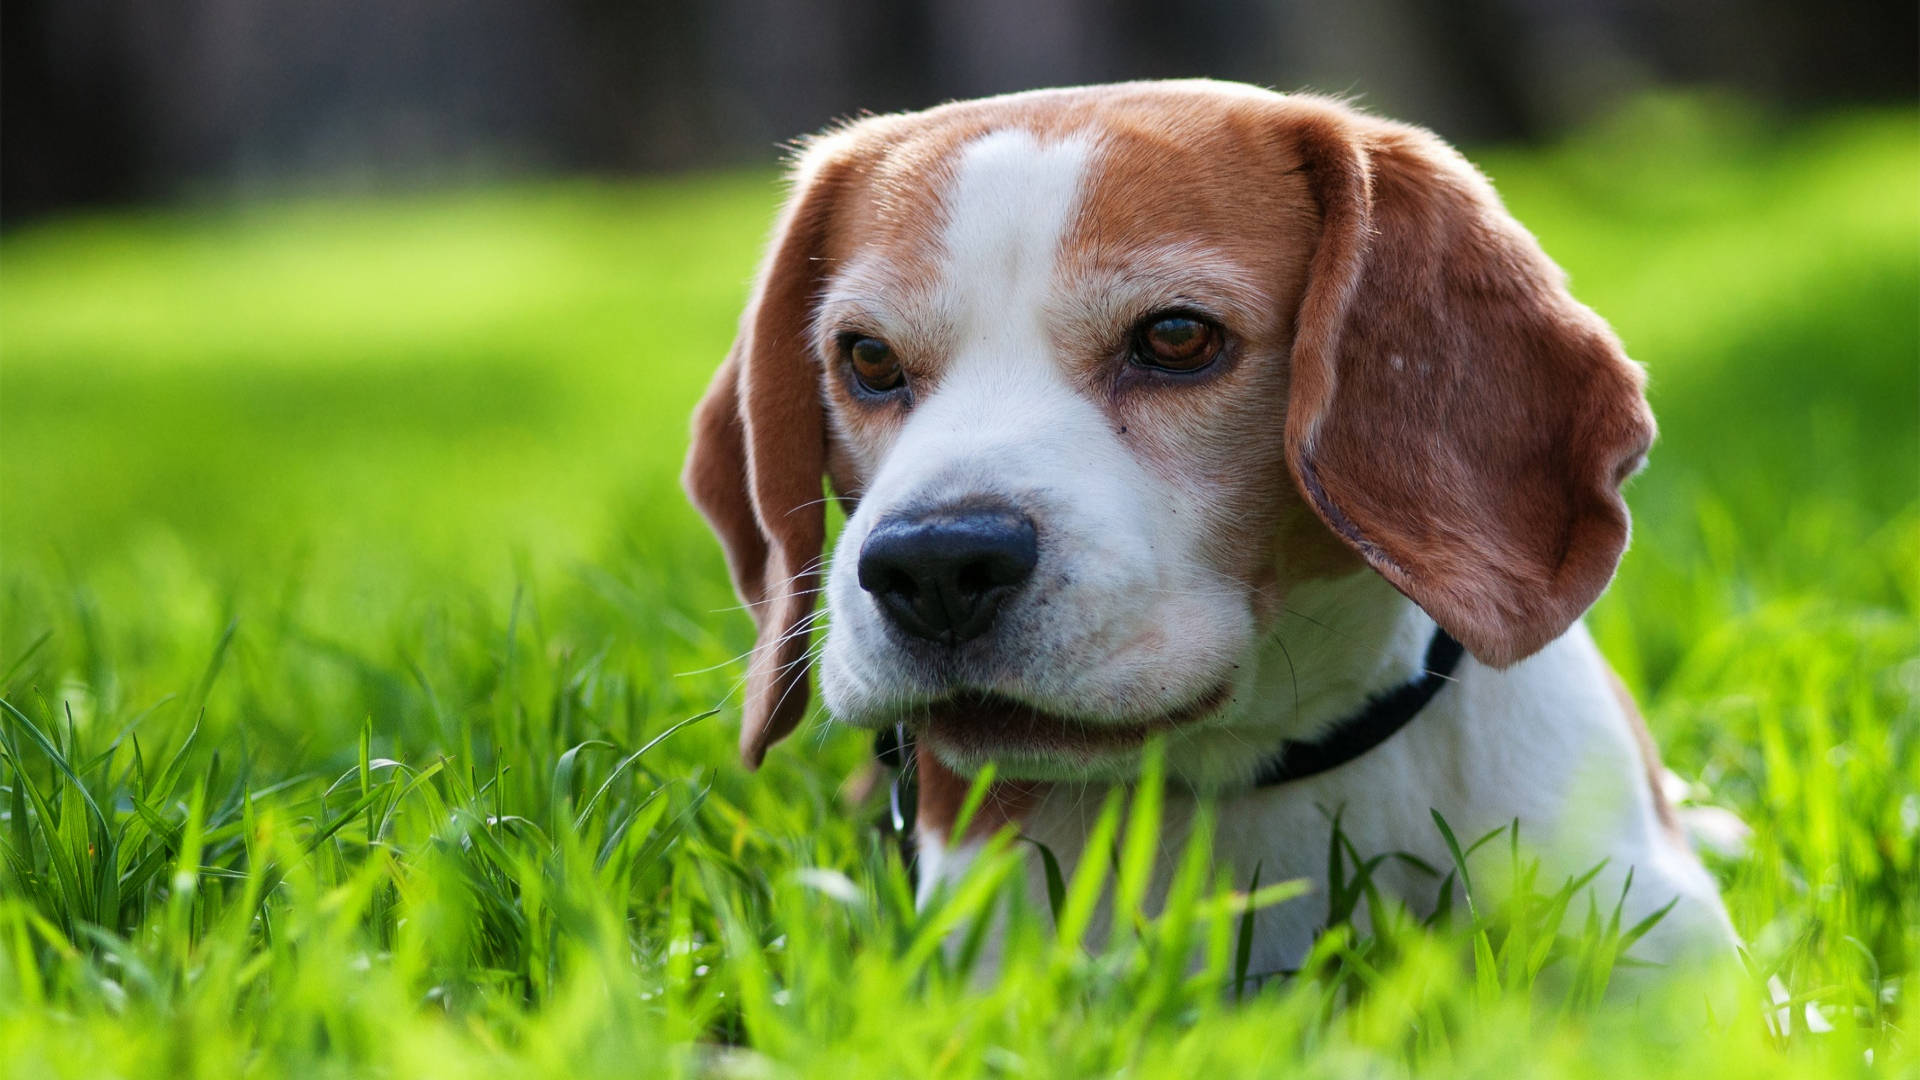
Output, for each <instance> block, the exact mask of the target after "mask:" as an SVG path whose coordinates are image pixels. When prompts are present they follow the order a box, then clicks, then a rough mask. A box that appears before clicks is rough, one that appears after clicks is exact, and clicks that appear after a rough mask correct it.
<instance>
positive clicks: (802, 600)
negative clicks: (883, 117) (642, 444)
mask: <svg viewBox="0 0 1920 1080" xmlns="http://www.w3.org/2000/svg"><path fill="white" fill-rule="evenodd" d="M841 172H842V170H841V169H839V168H837V167H835V166H833V165H832V164H825V165H813V166H811V167H809V166H807V165H803V166H802V168H801V170H800V173H799V176H798V178H797V179H796V182H795V192H794V195H793V197H792V198H791V200H790V201H789V202H788V205H787V208H786V210H785V211H784V212H783V214H782V216H781V220H780V223H779V225H778V226H777V227H776V229H775V238H774V242H773V244H772V246H771V248H770V251H769V254H768V257H767V261H766V263H765V265H764V266H763V267H762V268H761V272H760V277H759V280H758V282H757V283H756V285H755V287H754V292H753V296H752V298H751V299H750V301H749V302H748V305H747V310H746V312H745V314H743V315H742V316H741V319H740V332H739V336H738V337H737V338H736V339H735V341H734V344H733V349H732V351H730V352H729V353H728V354H727V358H726V360H725V362H723V363H722V364H721V365H720V370H719V371H718V372H716V373H715V375H714V378H713V383H712V385H711V386H710V387H709V388H708V390H707V394H706V396H705V397H704V398H702V399H701V401H700V405H699V408H698V409H697V410H696V411H695V413H694V422H693V445H692V447H691V448H690V449H689V451H688V453H687V464H686V469H685V470H684V472H683V473H682V476H681V480H682V483H683V484H684V485H685V486H686V489H687V494H688V495H689V496H690V497H691V498H692V500H693V503H694V505H695V506H697V507H698V508H699V509H700V512H701V513H702V514H703V515H705V517H706V519H707V523H708V524H709V525H711V526H712V527H713V531H714V533H715V534H717V535H718V536H719V538H720V542H721V545H722V546H723V547H724V548H725V549H726V555H727V568H728V570H729V571H730V572H731V574H732V576H733V584H734V589H735V590H736V591H737V592H739V594H740V598H741V600H743V601H745V602H746V604H747V608H748V610H749V611H751V612H752V613H753V619H754V624H755V626H756V627H757V629H758V639H757V641H756V642H755V645H754V650H753V654H752V658H751V660H750V662H749V664H748V667H747V694H746V702H745V704H744V706H743V709H742V717H741V728H740V756H741V757H742V758H743V759H745V761H746V763H747V766H748V767H749V768H757V767H759V765H760V761H761V759H762V758H763V757H765V755H766V752H767V748H768V747H769V746H772V745H773V744H774V743H776V742H778V741H779V740H780V739H781V738H783V737H785V736H786V735H787V734H788V733H789V732H791V731H792V730H793V729H794V728H795V727H796V726H798V725H799V723H800V721H801V719H802V718H803V717H804V716H805V715H806V711H807V697H808V685H807V684H808V671H807V650H808V646H809V643H810V641H811V637H812V635H811V633H810V632H809V625H808V624H809V620H810V619H811V617H812V613H813V606H814V596H815V594H816V592H817V591H818V586H819V578H820V574H819V563H820V553H821V548H822V545H823V544H824V543H825V541H826V510H825V507H824V506H823V505H822V502H821V478H822V476H823V475H824V473H825V472H826V426H825V423H824V419H823V417H824V413H823V409H822V406H821V402H820V386H819V379H818V376H817V374H816V371H815V365H814V362H813V360H812V355H811V348H810V346H809V345H808V343H807V334H808V321H809V317H810V315H809V305H810V302H811V300H812V297H813V295H814V294H815V292H816V291H817V289H818V287H819V283H820V281H819V275H820V267H821V266H822V265H823V262H824V260H823V258H822V255H823V252H824V248H825V243H826V234H827V228H828V223H829V220H830V217H831V210H832V206H833V202H834V195H835V192H836V189H837V187H838V185H839V180H838V179H837V178H838V177H839V176H840V174H841Z"/></svg>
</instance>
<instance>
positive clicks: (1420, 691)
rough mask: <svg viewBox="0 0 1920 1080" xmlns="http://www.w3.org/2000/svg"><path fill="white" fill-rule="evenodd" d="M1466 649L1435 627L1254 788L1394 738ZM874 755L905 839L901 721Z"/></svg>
mask: <svg viewBox="0 0 1920 1080" xmlns="http://www.w3.org/2000/svg"><path fill="white" fill-rule="evenodd" d="M1465 652H1466V649H1465V648H1464V647H1463V646H1462V645H1461V644H1460V643H1459V642H1458V641H1456V640H1454V637H1453V635H1452V634H1449V633H1447V632H1446V631H1445V630H1442V629H1440V628H1439V627H1434V630H1433V640H1431V641H1429V642H1428V643H1427V656H1426V660H1425V661H1424V662H1423V663H1422V664H1421V670H1420V674H1419V675H1416V676H1415V677H1413V678H1411V679H1409V680H1407V681H1406V682H1403V683H1401V684H1400V685H1399V686H1396V687H1394V688H1393V689H1391V690H1386V691H1382V692H1381V693H1378V694H1375V695H1374V696H1373V697H1371V698H1368V699H1367V703H1366V704H1365V705H1364V706H1362V707H1361V709H1360V711H1359V712H1357V713H1354V714H1353V715H1352V716H1349V717H1347V718H1346V719H1345V720H1342V721H1340V722H1339V723H1337V724H1335V725H1333V727H1331V728H1329V729H1327V732H1326V734H1324V735H1322V736H1320V737H1319V738H1318V739H1315V740H1313V741H1312V742H1299V741H1295V740H1291V739H1290V740H1288V741H1287V742H1284V743H1282V744H1280V748H1279V749H1278V750H1275V751H1274V752H1273V754H1272V755H1271V756H1270V757H1268V758H1267V761H1266V764H1264V765H1262V766H1261V767H1260V771H1259V772H1258V773H1257V774H1255V777H1254V781H1253V784H1254V787H1255V788H1269V787H1275V786H1277V785H1280V784H1290V783H1292V782H1293V781H1295V780H1305V779H1306V778H1307V777H1309V776H1318V775H1320V774H1321V773H1323V772H1328V771H1331V770H1333V769H1337V768H1339V767H1340V766H1342V765H1345V764H1346V763H1348V762H1350V761H1352V760H1353V759H1355V758H1357V757H1359V756H1360V755H1362V754H1365V753H1366V752H1367V751H1369V750H1372V749H1373V748H1374V747H1376V746H1379V745H1380V744H1381V743H1383V742H1386V741H1387V740H1388V739H1391V738H1393V736H1394V733H1395V732H1397V731H1399V730H1400V729H1401V728H1403V727H1406V726H1407V722H1408V721H1409V720H1412V719H1413V718H1414V717H1415V716H1418V715H1420V710H1421V709H1424V708H1426V706H1427V702H1429V701H1432V700H1433V695H1435V694H1437V693H1439V692H1440V688H1441V687H1442V686H1444V685H1446V684H1447V683H1449V682H1451V681H1453V672H1454V669H1455V668H1457V667H1459V666H1460V657H1461V655H1462V654H1463V653H1465ZM873 756H874V757H875V758H878V759H879V761H880V763H881V764H883V765H885V766H887V767H888V768H890V769H892V770H893V786H892V791H891V792H890V793H889V801H890V805H889V806H888V808H887V809H888V816H889V817H890V818H891V819H892V821H891V824H892V825H893V828H894V831H895V832H896V833H897V834H900V835H901V836H902V837H903V838H904V837H905V836H907V835H909V834H910V833H911V831H912V829H913V817H914V811H915V810H916V809H917V806H916V805H915V804H916V802H917V798H916V796H917V792H916V791H915V785H914V783H913V775H912V774H913V770H912V767H911V763H912V760H913V732H911V731H909V730H908V729H907V726H906V725H905V724H896V725H894V726H893V727H888V728H881V729H880V732H879V733H878V734H877V735H876V736H875V737H874V740H873Z"/></svg>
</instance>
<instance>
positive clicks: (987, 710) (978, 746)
mask: <svg viewBox="0 0 1920 1080" xmlns="http://www.w3.org/2000/svg"><path fill="white" fill-rule="evenodd" d="M1231 694H1232V687H1231V686H1229V685H1227V684H1225V683H1223V684H1221V685H1220V686H1218V687H1215V688H1214V689H1213V690H1211V691H1208V692H1207V693H1205V694H1202V695H1201V696H1200V697H1198V698H1196V699H1194V700H1193V701H1191V702H1189V703H1188V704H1186V705H1182V706H1180V707H1179V708H1176V709H1172V710H1169V711H1167V712H1164V713H1161V714H1160V715H1158V716H1154V717H1150V718H1148V719H1145V720H1132V721H1121V722H1115V721H1111V720H1096V719H1089V718H1087V717H1080V716H1071V715H1068V714H1064V713H1057V712H1052V711H1049V710H1046V709H1041V708H1038V707H1036V706H1033V705H1029V704H1027V703H1026V702H1023V701H1015V700H1013V699H1012V698H1006V697H1001V696H1000V695H998V694H990V693H963V694H956V695H954V696H952V697H949V698H944V699H942V700H940V701H937V702H934V703H933V704H931V705H928V706H925V707H924V708H923V709H922V710H920V712H919V715H918V716H917V717H915V719H914V721H913V726H914V727H915V728H917V729H918V730H919V732H920V735H921V737H922V738H924V739H926V740H927V743H928V745H929V746H931V747H932V748H933V749H934V750H935V751H936V752H938V753H941V754H942V756H944V757H947V758H950V759H955V760H959V761H968V762H979V761H1005V760H1014V761H1017V760H1027V761H1032V760H1057V759H1061V758H1067V759H1079V760H1091V759H1095V758H1101V757H1110V756H1113V755H1117V754H1122V753H1126V752H1129V751H1135V750H1138V749H1139V748H1140V747H1142V746H1144V745H1145V744H1146V743H1147V741H1148V740H1149V739H1151V738H1153V737H1154V736H1155V735H1160V734H1165V733H1167V732H1171V731H1173V730H1175V729H1178V728H1180V727H1183V726H1185V725H1187V724H1191V723H1193V722H1195V721H1197V720H1200V719H1203V718H1205V717H1207V716H1209V715H1211V714H1212V713H1214V712H1215V711H1217V710H1218V709H1219V708H1220V707H1221V706H1222V705H1224V704H1226V702H1227V699H1228V697H1230V696H1231Z"/></svg>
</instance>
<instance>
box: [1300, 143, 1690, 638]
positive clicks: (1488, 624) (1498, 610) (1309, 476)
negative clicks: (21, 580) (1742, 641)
mask: <svg viewBox="0 0 1920 1080" xmlns="http://www.w3.org/2000/svg"><path fill="white" fill-rule="evenodd" d="M1297 132H1298V135H1299V138H1300V145H1301V148H1302V152H1303V155H1304V158H1305V162H1304V164H1305V167H1306V170H1307V174H1308V176H1309V177H1310V179H1309V183H1310V185H1311V187H1312V189H1313V192H1314V194H1315V196H1316V197H1317V199H1318V201H1319V204H1320V211H1321V237H1320V244H1319V248H1318V250H1317V251H1316V252H1315V254H1314V257H1313V260H1312V263H1311V265H1310V271H1309V273H1310V278H1309V282H1308V286H1307V292H1306V295H1305V297H1304V299H1303V300H1302V303H1301V309H1300V314H1299V319H1298V321H1297V323H1296V335H1295V340H1294V345H1293V357H1292V375H1291V380H1292V381H1291V385H1290V388H1289V390H1288V406H1287V428H1286V439H1287V458H1288V464H1289V466H1290V468H1291V470H1292V472H1293V476H1294V480H1295V482H1296V483H1298V484H1299V485H1300V489H1301V491H1302V492H1304V493H1305V494H1306V496H1307V499H1308V501H1309V502H1310V503H1311V504H1312V505H1313V507H1314V510H1315V512H1316V513H1318V514H1319V516H1320V518H1321V519H1322V520H1323V521H1325V522H1326V524H1327V525H1328V527H1330V528H1331V529H1332V530H1333V531H1334V532H1335V533H1336V534H1338V535H1339V536H1340V537H1341V538H1342V539H1344V540H1345V541H1346V543H1347V544H1349V545H1350V546H1352V547H1353V548H1354V550H1356V551H1358V552H1359V553H1360V555H1361V556H1363V557H1364V558H1365V559H1366V560H1367V562H1368V563H1369V564H1370V565H1372V566H1373V568H1374V569H1375V570H1377V571H1379V573H1380V574H1381V575H1382V576H1384V577H1385V578H1386V579H1387V580H1388V581H1390V582H1392V583H1393V585H1394V586H1395V587H1396V588H1398V589H1399V590H1400V591H1402V592H1404V593H1405V594H1407V596H1409V597H1411V598H1412V599H1413V600H1414V601H1415V602H1416V603H1418V604H1419V605H1420V606H1421V607H1422V608H1424V609H1426V611H1427V613H1428V614H1430V615H1432V616H1433V618H1434V620H1435V621H1436V622H1438V623H1439V624H1440V625H1441V626H1443V627H1445V628H1446V629H1447V630H1448V631H1449V632H1451V633H1452V634H1453V635H1454V636H1455V637H1457V638H1459V639H1460V641H1461V643H1463V644H1464V645H1466V647H1467V648H1468V649H1469V650H1471V651H1472V652H1473V654H1474V655H1475V656H1476V657H1478V658H1480V659H1481V660H1482V661H1485V662H1487V663H1490V664H1494V665H1501V666H1503V665H1506V664H1511V663H1513V662H1515V661H1518V660H1521V659H1523V658H1525V657H1527V656H1529V655H1531V654H1532V653H1534V652H1536V651H1537V650H1539V649H1540V648H1542V647H1543V646H1545V645H1546V644H1547V643H1548V642H1550V641H1552V640H1553V639H1554V638H1556V637H1559V636H1560V635H1561V634H1562V633H1563V632H1565V630H1566V629H1567V627H1568V626H1569V625H1570V624H1572V623H1573V621H1574V620H1576V619H1578V618H1579V617H1580V615H1581V613H1582V612H1584V611H1585V610H1586V609H1587V607H1588V606H1589V605H1590V604H1592V603H1593V601H1594V599H1595V598H1597V597H1598V596H1599V595H1600V592H1601V590H1603V589H1605V588H1606V585H1607V582H1608V581H1609V580H1610V579H1611V578H1612V576H1613V571H1614V568H1615V566H1616V565H1617V564H1618V563H1619V560H1620V554H1621V552H1622V551H1623V550H1624V549H1625V547H1626V544H1627V528H1628V521H1627V507H1626V503H1625V501H1624V500H1623V499H1622V498H1621V497H1620V485H1621V483H1622V482H1623V481H1624V480H1625V479H1626V478H1627V477H1628V476H1629V475H1631V474H1632V473H1633V471H1634V470H1636V469H1637V468H1638V467H1639V466H1640V463H1641V462H1642V461H1643V460H1644V459H1645V455H1646V452H1647V448H1648V446H1649V445H1650V444H1651V443H1652V441H1653V435H1654V425H1653V416H1652V413H1651V412H1650V411H1649V410H1648V408H1647V403H1646V399H1645V397H1644V395H1643V393H1642V386H1643V383H1644V376H1643V375H1642V373H1641V371H1640V368H1639V367H1638V366H1637V365H1635V364H1634V363H1633V362H1632V361H1630V360H1628V359H1627V357H1626V355H1625V354H1624V353H1623V352H1622V351H1621V348H1620V343H1619V341H1618V340H1617V339H1616V338H1615V337H1614V336H1613V333H1612V332H1611V331H1610V330H1609V329H1608V328H1607V325H1606V323H1605V322H1603V321H1602V320H1601V319H1600V317H1599V316H1597V315H1595V314H1594V313H1593V312H1592V311H1591V310H1589V309H1588V308H1586V307H1585V306H1584V305H1582V304H1580V303H1579V302H1578V301H1576V300H1574V299H1573V297H1572V296H1571V295H1570V294H1569V293H1568V292H1567V288H1566V281H1565V275H1564V274H1563V273H1562V272H1561V270H1560V268H1559V267H1558V266H1556V265H1554V263H1553V262H1552V261H1551V260H1549V259H1548V258H1547V256H1546V255H1545V254H1544V253H1543V252H1542V251H1541V250H1540V247H1539V245H1538V244H1537V243H1536V242H1535V241H1534V239H1533V237H1532V236H1531V235H1530V234H1529V233H1528V232H1527V231H1526V230H1525V229H1523V228H1522V227H1521V226H1520V224H1519V223H1518V222H1516V221H1514V219H1513V218H1512V217H1511V216H1509V215H1508V214H1507V212H1506V209H1505V208H1504V207H1503V206H1502V205H1501V203H1500V200H1499V197H1498V196H1497V195H1495V194H1494V192H1493V188H1492V187H1491V186H1490V185H1489V184H1488V183H1487V181H1486V179H1485V178H1484V177H1482V176H1481V175H1480V173H1479V172H1477V171H1476V170H1475V169H1474V168H1473V167H1472V166H1471V165H1469V164H1468V163H1467V162H1466V161H1465V160H1464V159H1463V158H1461V157H1460V155H1459V154H1457V153H1456V152H1454V151H1453V150H1452V149H1451V148H1450V147H1448V146H1447V145H1446V144H1445V143H1443V142H1441V141H1440V140H1439V139H1438V138H1436V137H1435V136H1433V135H1431V134H1429V133H1428V132H1425V131H1422V130H1419V129H1416V128H1411V127H1406V126H1404V125H1399V124H1391V123H1387V122H1385V121H1379V120H1374V119H1372V118H1369V117H1363V116H1360V115H1358V114H1355V113H1350V112H1346V111H1345V110H1340V109H1337V108H1332V107H1328V108H1324V109H1317V108H1316V109H1309V110H1307V111H1306V112H1305V115H1304V117H1303V118H1301V119H1300V120H1299V121H1298V123H1297Z"/></svg>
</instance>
